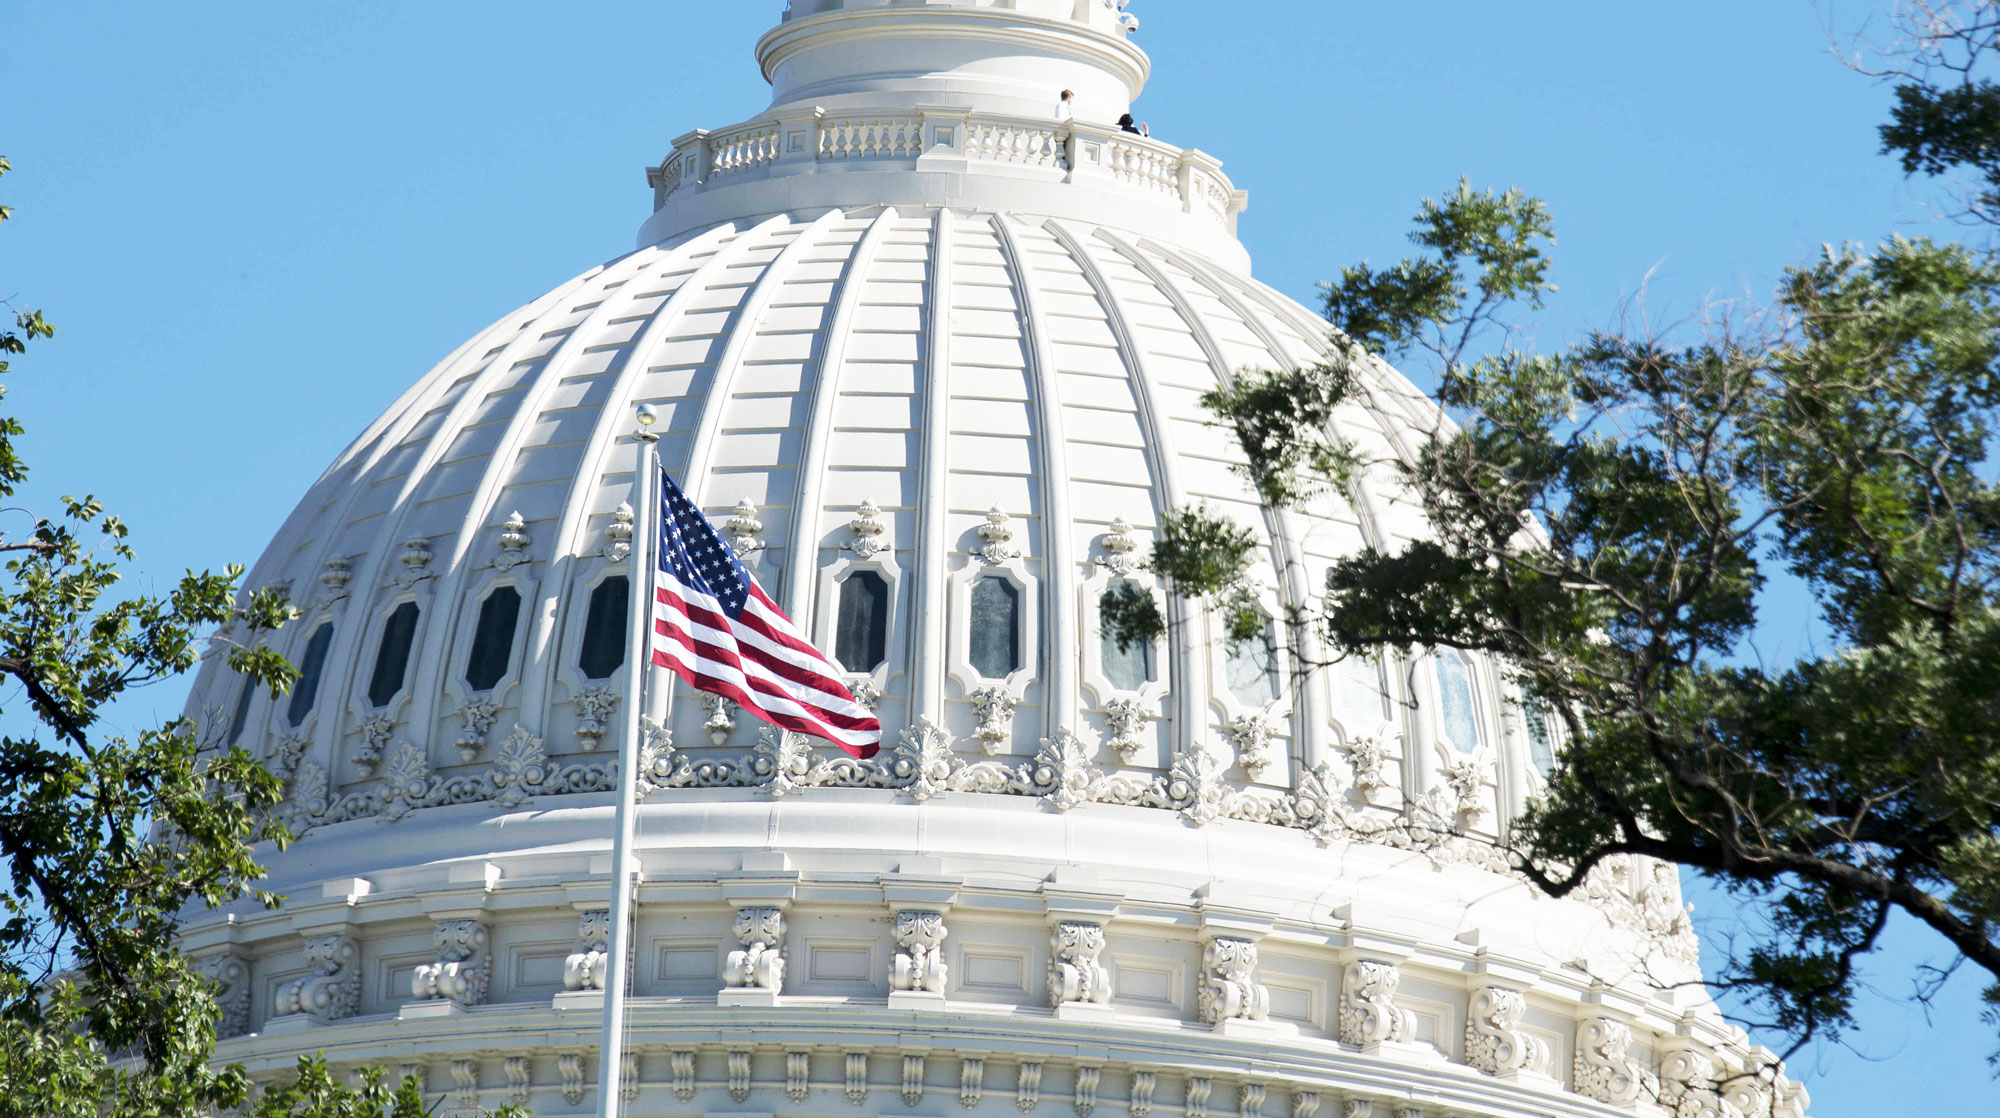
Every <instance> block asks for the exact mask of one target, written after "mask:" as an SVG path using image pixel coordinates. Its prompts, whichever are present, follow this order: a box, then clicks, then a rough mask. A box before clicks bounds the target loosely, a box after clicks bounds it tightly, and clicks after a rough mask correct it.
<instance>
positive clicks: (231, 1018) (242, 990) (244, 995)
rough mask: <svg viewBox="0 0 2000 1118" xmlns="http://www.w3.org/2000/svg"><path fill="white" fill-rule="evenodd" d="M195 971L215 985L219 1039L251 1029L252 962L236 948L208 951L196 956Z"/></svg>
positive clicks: (217, 1036) (216, 1029)
mask: <svg viewBox="0 0 2000 1118" xmlns="http://www.w3.org/2000/svg"><path fill="white" fill-rule="evenodd" d="M194 969H195V973H197V974H199V975H201V976H202V977H203V978H205V979H207V980H208V981H209V982H211V983H213V984H214V986H215V1007H216V1009H217V1010H218V1011H219V1015H218V1016H217V1017H216V1019H215V1036H216V1039H217V1040H228V1039H229V1038H230V1037H238V1036H242V1035H243V1034H244V1033H247V1032H249V1031H250V964H249V963H248V962H246V961H245V960H244V959H243V957H242V956H240V955H238V954H237V953H236V952H235V951H226V952H223V953H221V954H217V955H206V956H203V957H202V958H200V959H197V960H195V964H194Z"/></svg>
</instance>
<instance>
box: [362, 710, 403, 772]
mask: <svg viewBox="0 0 2000 1118" xmlns="http://www.w3.org/2000/svg"><path fill="white" fill-rule="evenodd" d="M358 731H359V733H360V735H361V747H360V748H358V749H356V750H355V751H354V767H355V768H356V769H359V770H360V771H361V778H362V779H363V780H366V779H367V778H369V777H371V776H374V775H375V770H376V768H377V767H378V766H380V765H381V763H382V751H383V750H385V749H387V748H389V741H390V739H391V738H393V737H395V736H396V718H395V716H394V715H392V714H390V713H389V712H388V711H386V710H380V711H376V712H375V713H373V714H371V715H369V716H368V717H366V718H364V719H362V720H361V725H360V727H358Z"/></svg>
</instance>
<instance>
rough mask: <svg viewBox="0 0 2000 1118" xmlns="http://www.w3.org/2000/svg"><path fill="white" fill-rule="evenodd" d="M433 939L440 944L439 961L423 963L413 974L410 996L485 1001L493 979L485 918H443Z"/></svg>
mask: <svg viewBox="0 0 2000 1118" xmlns="http://www.w3.org/2000/svg"><path fill="white" fill-rule="evenodd" d="M431 939H432V941H433V942H435V943H436V944H437V962H435V963H424V964H422V965H420V966H418V967H417V968H416V970H415V971H414V972H412V973H411V975H410V997H411V998H412V999H414V1000H416V1001H420V1002H429V1001H452V1002H457V1003H458V1004H459V1005H465V1006H472V1005H482V1004H484V1003H485V1001H486V988H487V986H488V984H490V983H491V982H492V980H493V957H492V956H491V955H490V954H488V953H487V951H486V940H487V931H486V923H485V921H483V920H478V919H471V920H440V921H438V924H437V930H436V931H435V932H433V933H432V935H431Z"/></svg>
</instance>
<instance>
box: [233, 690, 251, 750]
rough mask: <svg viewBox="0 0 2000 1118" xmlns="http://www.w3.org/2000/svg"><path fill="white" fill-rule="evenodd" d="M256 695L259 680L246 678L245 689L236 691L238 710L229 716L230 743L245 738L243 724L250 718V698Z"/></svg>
mask: <svg viewBox="0 0 2000 1118" xmlns="http://www.w3.org/2000/svg"><path fill="white" fill-rule="evenodd" d="M256 697H257V681H256V680H254V679H245V680H244V681H243V689H242V690H240V691H238V692H237V693H236V710H235V711H234V712H233V713H231V714H230V716H229V744H231V745H235V744H236V743H237V742H239V741H241V740H242V739H243V724H244V723H245V722H248V721H249V720H250V700H251V699H254V698H256Z"/></svg>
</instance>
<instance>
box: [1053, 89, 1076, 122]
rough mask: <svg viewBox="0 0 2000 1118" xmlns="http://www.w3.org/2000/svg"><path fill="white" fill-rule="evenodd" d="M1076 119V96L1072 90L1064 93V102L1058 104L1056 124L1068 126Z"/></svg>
mask: <svg viewBox="0 0 2000 1118" xmlns="http://www.w3.org/2000/svg"><path fill="white" fill-rule="evenodd" d="M1075 119H1076V94H1075V93H1074V92H1073V91H1071V90H1067V89H1065V90H1063V91H1062V100H1060V101H1058V102H1056V123H1058V124H1068V123H1069V122H1071V121H1073V120H1075Z"/></svg>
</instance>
